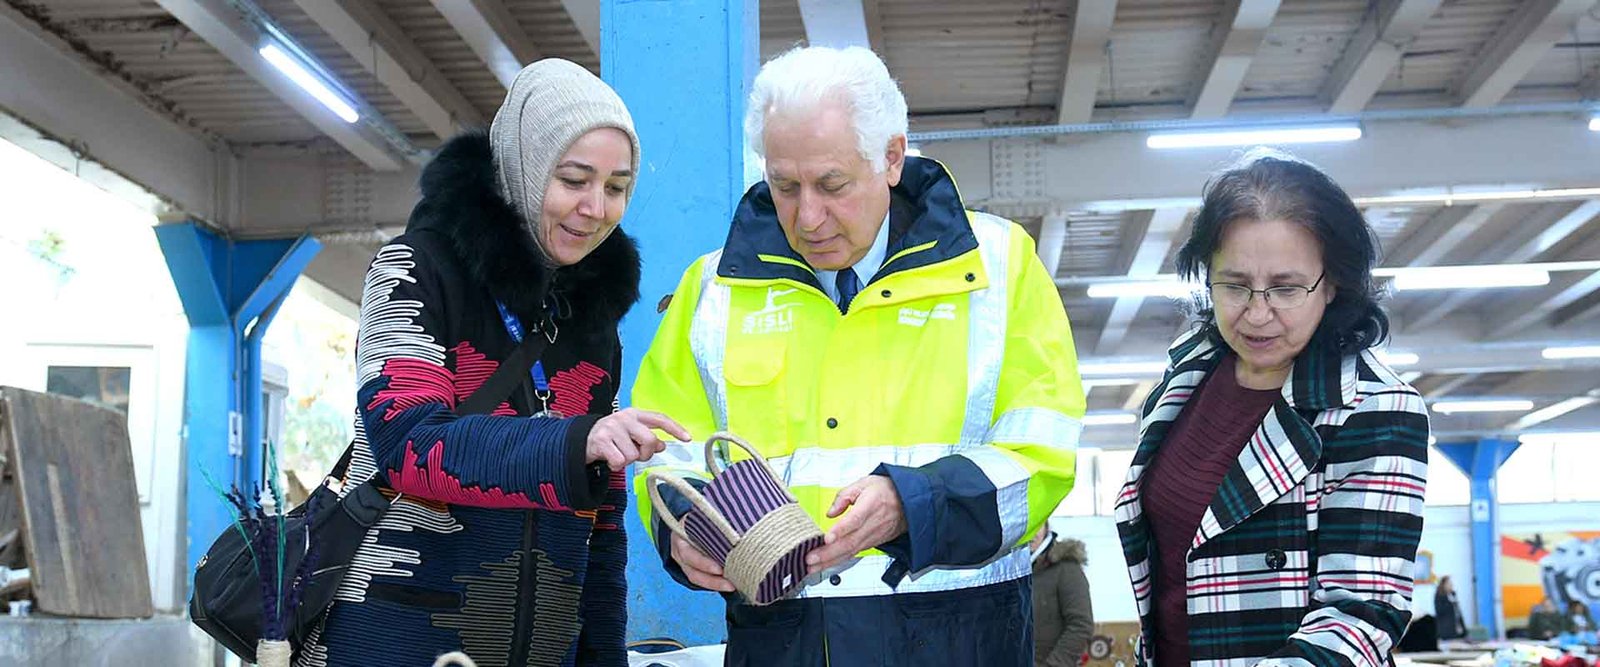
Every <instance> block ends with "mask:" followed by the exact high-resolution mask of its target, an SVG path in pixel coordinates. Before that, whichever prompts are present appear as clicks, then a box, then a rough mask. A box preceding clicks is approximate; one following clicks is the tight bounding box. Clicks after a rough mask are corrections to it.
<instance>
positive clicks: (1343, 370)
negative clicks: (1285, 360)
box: [1167, 324, 1356, 411]
mask: <svg viewBox="0 0 1600 667" xmlns="http://www.w3.org/2000/svg"><path fill="white" fill-rule="evenodd" d="M1228 349H1229V348H1228V346H1227V343H1226V342H1224V341H1223V340H1222V334H1221V332H1220V331H1218V330H1217V328H1216V325H1214V324H1208V325H1205V326H1203V327H1201V328H1200V329H1198V330H1196V331H1194V332H1192V333H1190V334H1189V335H1187V336H1184V337H1182V338H1179V339H1178V341H1177V342H1175V343H1173V345H1172V347H1171V348H1169V349H1168V350H1167V355H1168V357H1170V358H1171V362H1172V368H1173V370H1174V373H1175V374H1176V373H1178V372H1186V371H1192V370H1202V371H1204V372H1205V373H1206V374H1207V375H1209V374H1210V373H1211V371H1212V370H1214V369H1215V368H1216V367H1217V364H1218V363H1219V362H1221V361H1222V356H1223V354H1225V353H1226V352H1227V351H1228ZM1355 357H1356V355H1349V356H1348V357H1347V356H1346V355H1345V354H1343V353H1341V352H1340V351H1339V346H1338V344H1337V341H1335V340H1333V338H1332V337H1331V336H1328V335H1325V334H1324V333H1322V332H1320V331H1319V332H1317V333H1316V334H1315V335H1313V336H1312V337H1311V342H1309V343H1307V344H1306V349H1304V350H1302V351H1301V352H1300V354H1299V356H1296V357H1295V360H1294V366H1293V367H1292V368H1291V369H1290V370H1289V379H1288V380H1287V381H1285V382H1284V385H1283V398H1284V400H1285V401H1287V402H1288V403H1289V406H1290V407H1293V408H1295V409H1298V410H1317V411H1322V410H1329V409H1333V408H1339V407H1346V406H1350V405H1354V404H1355V401H1356V364H1355Z"/></svg>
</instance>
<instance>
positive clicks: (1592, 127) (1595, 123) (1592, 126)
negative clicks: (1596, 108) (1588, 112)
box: [1589, 116, 1600, 132]
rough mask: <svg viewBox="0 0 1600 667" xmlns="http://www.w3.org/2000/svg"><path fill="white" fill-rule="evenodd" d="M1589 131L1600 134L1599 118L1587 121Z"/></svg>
mask: <svg viewBox="0 0 1600 667" xmlns="http://www.w3.org/2000/svg"><path fill="white" fill-rule="evenodd" d="M1589 131H1590V132H1600V116H1595V117H1594V118H1590V119H1589Z"/></svg>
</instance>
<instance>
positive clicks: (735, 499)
mask: <svg viewBox="0 0 1600 667" xmlns="http://www.w3.org/2000/svg"><path fill="white" fill-rule="evenodd" d="M704 493H705V496H706V500H708V501H710V502H711V506H712V507H715V508H717V509H718V510H719V511H721V512H722V516H724V517H726V518H727V519H728V523H730V524H733V529H734V530H735V531H738V533H739V534H740V535H743V534H745V532H747V531H749V530H750V527H751V526H754V525H756V522H757V521H760V520H761V517H764V516H766V515H767V514H768V513H770V512H772V510H775V509H778V508H779V507H782V506H784V505H786V504H788V503H789V502H791V501H790V500H789V495H788V494H787V493H784V490H783V487H781V486H779V485H778V481H777V480H775V479H773V478H772V475H771V474H770V473H769V472H768V471H767V468H766V466H763V465H761V462H760V461H756V460H754V459H748V460H744V461H740V462H738V463H735V464H733V465H730V466H728V468H727V469H726V470H724V471H723V472H722V474H720V475H717V477H716V479H714V480H712V481H711V484H709V485H707V486H706V488H705V491H704Z"/></svg>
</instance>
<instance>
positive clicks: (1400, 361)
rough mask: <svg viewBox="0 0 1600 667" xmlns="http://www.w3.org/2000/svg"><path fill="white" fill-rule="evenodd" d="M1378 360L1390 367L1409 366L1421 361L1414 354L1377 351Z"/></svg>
mask: <svg viewBox="0 0 1600 667" xmlns="http://www.w3.org/2000/svg"><path fill="white" fill-rule="evenodd" d="M1378 358H1379V359H1382V360H1383V363H1386V364H1389V365H1390V366H1411V365H1415V364H1416V363H1417V362H1418V361H1420V360H1421V358H1420V357H1418V356H1417V355H1416V353H1414V352H1390V351H1388V350H1379V351H1378Z"/></svg>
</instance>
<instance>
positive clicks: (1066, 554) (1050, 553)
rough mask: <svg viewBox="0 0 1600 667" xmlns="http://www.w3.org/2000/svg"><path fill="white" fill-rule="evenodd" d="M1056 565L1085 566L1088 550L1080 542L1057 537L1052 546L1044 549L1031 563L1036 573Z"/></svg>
mask: <svg viewBox="0 0 1600 667" xmlns="http://www.w3.org/2000/svg"><path fill="white" fill-rule="evenodd" d="M1056 563H1077V564H1078V565H1079V566H1082V565H1087V564H1088V563H1089V548H1088V546H1086V545H1085V544H1084V543H1083V541H1082V540H1075V539H1072V538H1070V537H1060V536H1057V537H1056V538H1055V542H1054V544H1051V545H1050V548H1049V549H1046V550H1045V552H1044V553H1043V554H1040V555H1039V558H1038V559H1036V560H1034V561H1033V569H1034V571H1038V570H1041V569H1044V568H1047V567H1050V566H1051V565H1055V564H1056Z"/></svg>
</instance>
